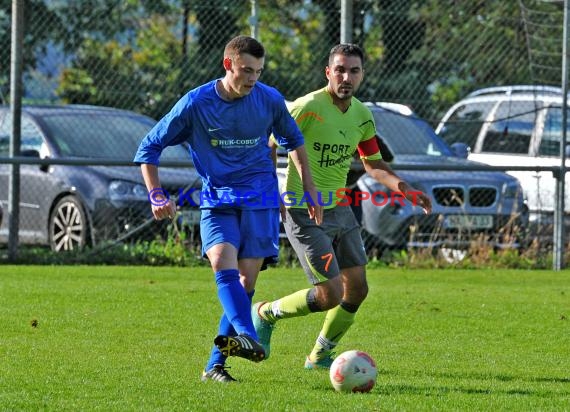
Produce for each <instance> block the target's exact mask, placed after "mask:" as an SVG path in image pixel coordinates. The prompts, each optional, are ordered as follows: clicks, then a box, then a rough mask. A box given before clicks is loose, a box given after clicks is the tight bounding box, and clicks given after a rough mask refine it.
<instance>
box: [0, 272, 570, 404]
mask: <svg viewBox="0 0 570 412" xmlns="http://www.w3.org/2000/svg"><path fill="white" fill-rule="evenodd" d="M569 278H570V273H569V272H568V271H562V272H553V271H521V270H501V271H492V270H485V271H483V270H463V271H460V270H442V271H436V270H434V271H430V270H404V269H382V270H370V271H369V283H370V294H369V297H368V299H367V300H366V302H365V303H364V304H363V306H362V308H361V310H360V312H359V313H358V316H357V321H356V323H355V324H354V326H353V328H352V329H351V330H350V332H349V333H348V334H347V335H346V336H345V338H344V340H343V341H342V343H341V346H340V347H339V349H340V350H341V351H342V350H348V349H362V350H365V351H367V352H369V353H370V354H371V355H372V356H373V357H374V358H375V359H376V361H377V363H378V366H379V376H378V382H377V385H376V387H375V388H374V389H373V391H372V392H371V393H369V394H354V395H346V394H339V393H336V392H334V391H333V389H332V388H331V386H330V384H329V378H328V373H327V372H326V371H306V370H304V369H303V360H304V356H305V355H306V354H307V353H308V352H309V350H310V349H311V347H312V345H313V342H314V340H315V338H316V335H317V333H318V331H319V329H320V325H321V322H322V319H323V315H322V314H313V315H311V316H307V317H304V318H298V319H290V320H287V321H283V322H281V323H280V324H279V325H278V329H276V331H275V333H274V338H273V344H272V352H271V358H270V359H269V360H267V361H266V362H262V363H260V364H254V363H251V362H248V361H246V360H243V359H232V360H231V362H230V363H229V364H230V366H231V367H232V368H231V373H232V375H234V376H235V377H237V378H238V379H239V380H240V383H238V384H236V385H229V386H228V385H221V384H218V383H214V382H208V383H202V382H200V380H199V375H200V372H201V369H202V368H203V366H204V363H205V361H206V358H207V357H208V354H209V351H210V348H211V342H212V339H213V337H214V336H215V333H216V327H217V321H218V318H219V314H220V308H219V304H218V302H217V298H216V295H215V286H214V281H213V276H212V275H211V273H210V270H209V269H208V268H171V267H168V268H163V267H114V266H77V267H69V266H8V265H3V266H0V410H2V411H5V410H6V411H37V410H44V411H182V410H188V411H202V410H203V411H210V410H212V411H434V410H436V411H563V410H570V323H569V319H570V300H569V295H570V279H569ZM306 286H307V284H306V282H305V278H304V275H303V274H302V272H301V271H300V270H299V269H282V268H279V269H270V270H268V271H266V272H263V273H262V275H261V277H260V279H259V281H258V286H257V294H256V298H255V300H256V301H257V300H260V299H268V298H274V297H278V296H280V295H282V294H285V293H289V292H292V291H294V290H297V289H299V288H301V287H306ZM34 325H35V326H34Z"/></svg>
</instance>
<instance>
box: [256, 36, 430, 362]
mask: <svg viewBox="0 0 570 412" xmlns="http://www.w3.org/2000/svg"><path fill="white" fill-rule="evenodd" d="M363 63H364V53H363V51H362V49H361V48H360V47H358V46H357V45H354V44H339V45H337V46H335V47H333V48H332V50H331V51H330V54H329V60H328V66H327V67H326V68H325V74H326V78H327V79H328V84H327V86H326V87H324V88H323V89H320V90H317V91H314V92H312V93H309V94H308V95H306V96H303V97H301V98H299V99H297V100H296V101H295V102H294V103H293V106H292V107H291V108H290V111H291V114H292V115H293V118H295V120H296V122H297V124H298V125H299V128H300V129H301V131H302V132H303V135H304V137H305V147H306V148H307V153H308V157H309V164H310V167H311V173H312V175H313V180H314V182H315V185H316V187H317V191H318V193H319V199H310V200H308V199H307V198H306V197H305V196H304V193H303V186H302V183H301V179H300V178H299V175H298V173H297V171H296V170H295V167H293V164H292V161H291V159H290V158H289V161H288V166H287V178H286V183H285V189H284V192H286V196H285V197H284V200H285V201H284V204H285V205H286V207H287V209H286V214H285V216H284V218H285V222H284V225H285V230H286V232H287V237H288V238H289V241H290V242H291V245H292V246H293V248H294V249H295V252H296V253H297V256H298V257H299V260H300V262H301V265H302V267H303V269H304V271H305V273H306V275H307V277H308V279H309V281H310V282H311V284H312V287H311V288H308V289H303V290H300V291H297V292H295V293H293V294H291V295H288V296H285V297H282V298H280V299H277V300H274V301H272V302H258V303H256V304H254V305H253V307H252V318H253V323H254V325H255V329H256V332H257V335H258V337H259V342H260V343H261V344H262V346H263V347H264V349H265V355H266V358H267V357H269V353H270V339H271V334H272V332H273V329H274V327H275V324H276V323H277V321H278V320H280V319H286V318H292V317H298V316H305V315H307V314H309V313H312V312H324V311H328V312H327V315H326V317H325V321H324V324H323V327H322V329H321V331H320V333H319V336H318V338H317V340H316V343H315V346H314V347H313V350H312V351H311V353H310V354H309V356H307V358H306V361H305V367H306V368H307V369H317V368H329V367H330V365H331V363H332V361H333V350H334V348H335V347H336V346H337V344H338V343H339V341H340V339H341V338H342V337H343V336H344V335H345V333H346V332H347V331H348V329H349V328H350V326H351V325H352V323H353V322H354V317H355V314H356V312H357V311H358V308H359V307H360V305H361V304H362V302H363V301H364V299H365V298H366V295H367V293H368V285H367V282H366V264H367V257H366V252H365V250H364V244H363V242H362V238H361V236H360V229H359V225H358V222H357V220H356V218H355V216H354V214H353V212H352V209H351V208H350V207H349V206H346V203H344V206H343V205H342V204H338V203H341V202H342V199H339V198H337V191H338V190H339V189H342V188H344V187H345V185H346V178H347V174H348V172H349V168H350V164H351V161H352V158H353V154H354V153H355V152H356V150H358V152H359V154H360V158H361V160H362V163H363V164H364V168H365V170H366V172H367V173H368V174H369V175H370V176H372V177H373V178H375V179H376V180H378V181H379V182H381V183H382V184H384V185H385V186H386V187H387V188H389V189H390V190H393V191H397V192H401V193H404V194H405V195H406V198H407V199H408V200H410V201H414V202H415V205H417V206H420V207H422V208H423V209H424V210H425V212H426V213H429V212H431V200H430V198H429V197H427V196H426V195H425V194H423V193H422V192H421V191H419V190H417V189H414V188H413V187H411V186H410V185H408V184H407V183H406V182H404V181H403V180H402V179H400V178H399V177H398V176H397V175H396V174H395V173H394V172H393V171H391V169H390V168H389V167H388V165H387V164H386V163H385V162H384V161H383V160H382V156H381V155H380V150H379V147H378V140H377V137H376V126H375V123H374V119H373V117H372V113H371V112H370V110H369V109H368V108H367V107H366V106H365V105H364V104H362V103H361V102H360V101H359V100H358V99H357V98H355V97H354V94H355V93H356V91H357V90H358V87H359V86H360V84H361V82H362V80H363V77H364V69H363ZM345 200H346V199H345ZM306 201H314V202H319V203H320V204H321V205H323V206H324V209H325V210H324V216H323V223H322V224H321V225H320V226H318V225H316V224H315V222H314V220H311V219H310V218H309V215H308V213H307V209H306Z"/></svg>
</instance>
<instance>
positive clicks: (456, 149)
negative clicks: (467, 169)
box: [451, 142, 471, 159]
mask: <svg viewBox="0 0 570 412" xmlns="http://www.w3.org/2000/svg"><path fill="white" fill-rule="evenodd" d="M451 150H452V151H453V154H454V155H455V156H457V157H460V158H462V159H467V157H468V156H469V154H470V153H471V148H470V147H469V145H467V144H465V143H461V142H457V143H453V144H452V145H451Z"/></svg>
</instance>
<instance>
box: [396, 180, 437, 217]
mask: <svg viewBox="0 0 570 412" xmlns="http://www.w3.org/2000/svg"><path fill="white" fill-rule="evenodd" d="M401 188H402V189H403V192H404V195H405V196H406V199H408V200H409V201H410V202H411V203H412V205H413V206H420V207H421V208H422V209H423V210H424V213H426V214H427V213H431V199H430V198H429V196H427V195H426V194H425V193H423V192H422V191H421V190H417V189H414V188H413V187H412V186H410V185H409V184H407V183H404V184H403V186H402V187H401Z"/></svg>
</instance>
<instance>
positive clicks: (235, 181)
mask: <svg viewBox="0 0 570 412" xmlns="http://www.w3.org/2000/svg"><path fill="white" fill-rule="evenodd" d="M216 82H217V80H213V81H211V82H208V83H206V84H204V85H202V86H200V87H198V88H196V89H193V90H191V91H190V92H188V93H187V94H186V95H185V96H184V97H182V98H181V99H180V100H179V101H178V102H177V103H176V104H175V105H174V107H173V108H172V110H171V111H170V112H169V113H168V114H167V115H166V116H164V117H163V118H162V119H161V120H160V121H159V122H158V123H157V124H156V125H155V126H154V127H153V128H152V130H151V131H150V132H149V133H148V134H147V135H146V136H145V138H144V139H143V141H142V142H141V144H140V146H139V148H138V151H137V153H136V155H135V159H134V161H135V162H136V163H139V164H140V163H148V164H153V165H157V166H158V164H159V158H160V154H161V152H162V150H163V149H164V148H165V147H166V146H173V145H177V144H180V143H184V142H187V143H188V144H189V147H190V149H189V150H190V155H191V157H192V161H193V162H194V165H195V167H196V171H197V172H198V174H199V175H200V177H201V178H202V196H201V198H202V201H201V207H202V208H218V207H240V208H244V209H256V208H258V209H265V208H274V207H278V206H279V202H278V199H279V197H278V196H279V193H278V186H277V175H276V173H275V165H274V163H273V160H272V158H271V149H270V147H269V146H268V139H269V136H271V134H274V135H275V136H276V137H277V139H279V140H278V141H277V143H278V144H279V145H281V146H283V147H285V148H286V149H287V150H288V151H291V150H294V149H296V148H297V147H299V146H301V145H302V144H303V143H304V140H303V135H302V134H301V132H300V130H299V128H298V127H297V124H296V123H295V120H293V118H292V117H291V115H290V114H289V111H288V110H287V107H286V106H285V101H284V99H283V96H282V95H281V94H280V93H279V92H278V91H277V90H276V89H274V88H272V87H269V86H267V85H265V84H263V83H261V82H257V83H256V84H255V86H254V88H253V90H252V91H251V93H250V94H248V95H246V96H245V97H242V98H238V99H236V100H233V101H231V102H228V101H225V100H223V99H222V98H220V96H219V95H218V93H217V91H216Z"/></svg>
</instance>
